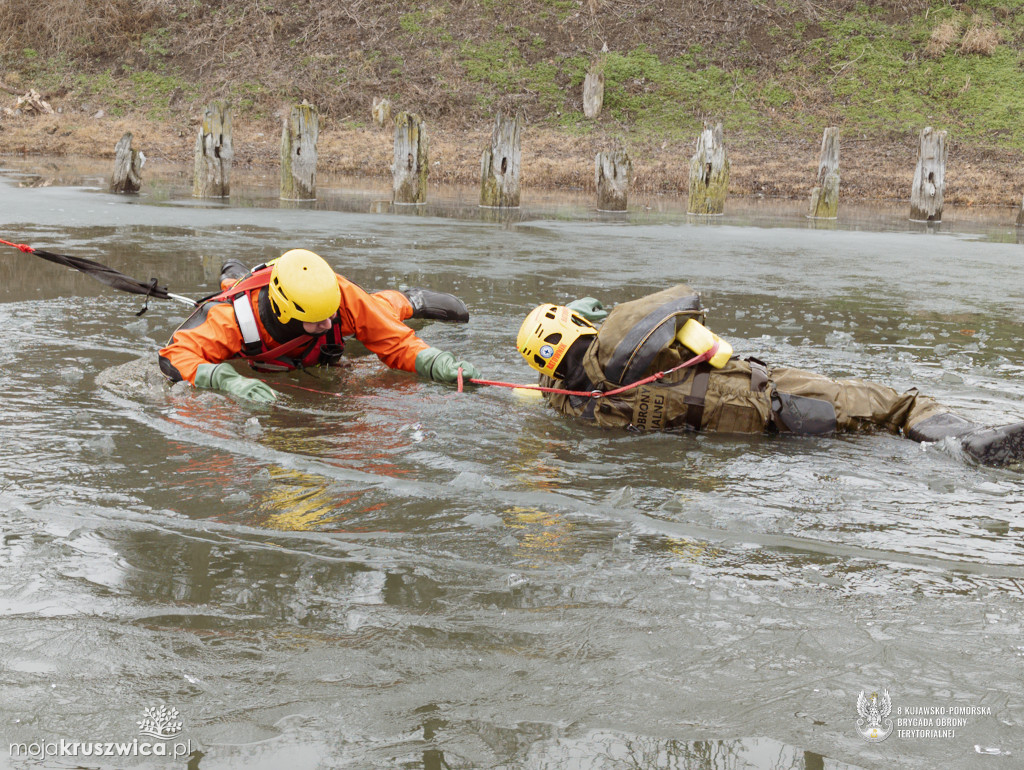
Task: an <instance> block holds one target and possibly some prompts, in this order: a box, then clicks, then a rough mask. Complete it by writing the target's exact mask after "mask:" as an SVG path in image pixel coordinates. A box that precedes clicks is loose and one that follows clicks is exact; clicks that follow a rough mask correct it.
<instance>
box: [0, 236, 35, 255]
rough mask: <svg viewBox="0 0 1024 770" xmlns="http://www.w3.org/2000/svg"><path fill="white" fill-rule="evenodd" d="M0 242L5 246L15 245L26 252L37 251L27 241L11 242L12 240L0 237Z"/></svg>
mask: <svg viewBox="0 0 1024 770" xmlns="http://www.w3.org/2000/svg"><path fill="white" fill-rule="evenodd" d="M0 243H2V244H3V245H4V246H13V247H14V248H16V249H17V250H18V251H23V252H25V253H26V254H31V253H32V252H34V251H35V249H33V248H32V247H31V246H29V245H28V244H25V243H11V242H10V241H5V240H2V239H0Z"/></svg>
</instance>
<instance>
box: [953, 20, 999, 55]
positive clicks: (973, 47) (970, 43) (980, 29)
mask: <svg viewBox="0 0 1024 770" xmlns="http://www.w3.org/2000/svg"><path fill="white" fill-rule="evenodd" d="M998 45H999V32H998V31H997V30H996V29H995V28H994V27H990V26H986V25H984V24H975V25H974V26H972V27H971V28H970V29H969V30H967V32H966V33H965V34H964V39H963V40H961V41H960V53H962V54H972V53H976V54H979V55H981V56H991V55H992V54H993V52H994V51H995V50H996V46H998Z"/></svg>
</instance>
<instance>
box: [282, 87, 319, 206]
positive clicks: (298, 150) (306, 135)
mask: <svg viewBox="0 0 1024 770" xmlns="http://www.w3.org/2000/svg"><path fill="white" fill-rule="evenodd" d="M319 139H320V115H319V114H318V113H317V110H316V107H314V106H313V105H312V104H310V103H309V102H307V101H305V100H303V102H302V104H297V105H295V106H294V107H292V109H291V112H290V113H289V115H288V117H287V119H285V121H284V126H283V128H282V130H281V200H286V201H308V200H316V144H317V141H318V140H319Z"/></svg>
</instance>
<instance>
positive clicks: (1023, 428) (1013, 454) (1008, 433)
mask: <svg viewBox="0 0 1024 770" xmlns="http://www.w3.org/2000/svg"><path fill="white" fill-rule="evenodd" d="M960 444H961V446H962V447H963V448H964V451H965V452H967V454H969V455H970V456H971V457H973V458H974V459H975V460H977V461H978V462H979V463H981V464H982V465H1010V464H1011V463H1018V462H1022V461H1024V422H1017V423H1014V424H1013V425H1003V426H1002V427H1000V428H981V429H980V430H976V431H973V432H972V433H969V434H968V435H966V436H964V437H963V439H962V440H961V442H960Z"/></svg>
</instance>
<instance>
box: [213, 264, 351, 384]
mask: <svg viewBox="0 0 1024 770" xmlns="http://www.w3.org/2000/svg"><path fill="white" fill-rule="evenodd" d="M272 272H273V267H271V266H269V265H259V266H257V267H255V268H253V270H252V272H250V273H249V275H247V276H246V277H245V278H242V279H240V280H239V281H238V282H237V283H235V285H234V286H232V287H231V288H229V289H226V290H224V291H222V292H220V293H219V294H214V295H213V296H212V297H210V298H209V299H207V300H206V301H205V302H230V303H231V304H232V306H233V307H234V309H235V320H236V321H237V322H238V328H239V329H240V330H241V332H242V339H243V341H244V344H243V347H242V351H241V357H242V358H244V359H245V360H246V361H248V362H249V365H250V366H252V368H253V369H256V370H257V371H264V372H280V371H288V370H290V369H297V368H299V367H306V366H316V365H317V364H320V363H326V364H336V363H337V362H338V359H339V358H341V352H342V350H343V349H344V347H345V338H344V337H343V336H342V334H341V323H340V321H341V318H340V315H339V314H338V313H335V314H334V317H333V318H332V319H331V321H332V323H331V328H330V330H328V331H327V332H326V333H325V334H321V335H318V336H316V337H314V336H312V335H310V334H302V335H299V336H298V337H295V338H294V339H291V340H289V341H288V342H284V343H282V344H280V345H278V344H275V343H273V342H271V343H270V344H268V343H266V342H264V340H263V337H262V336H261V335H260V332H259V326H258V325H257V322H256V314H255V313H254V312H253V309H252V304H253V303H252V295H253V294H256V293H258V292H259V291H260V289H262V288H264V287H265V286H267V285H268V284H269V283H270V275H271V273H272ZM205 302H204V304H205ZM258 302H259V300H258V299H257V304H258ZM325 348H327V349H326V350H325ZM293 354H295V355H293Z"/></svg>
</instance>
